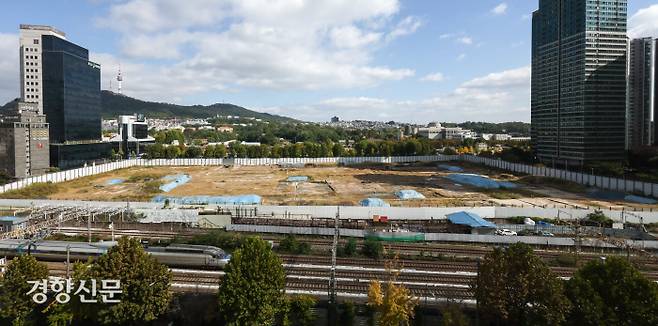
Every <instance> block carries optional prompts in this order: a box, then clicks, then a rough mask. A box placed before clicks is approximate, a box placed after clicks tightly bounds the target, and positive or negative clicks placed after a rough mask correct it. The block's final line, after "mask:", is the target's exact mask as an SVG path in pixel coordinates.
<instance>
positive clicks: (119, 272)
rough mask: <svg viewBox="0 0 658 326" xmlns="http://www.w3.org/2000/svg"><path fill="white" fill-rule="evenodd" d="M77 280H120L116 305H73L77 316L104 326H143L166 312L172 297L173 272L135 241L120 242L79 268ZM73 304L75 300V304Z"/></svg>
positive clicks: (77, 269) (126, 239)
mask: <svg viewBox="0 0 658 326" xmlns="http://www.w3.org/2000/svg"><path fill="white" fill-rule="evenodd" d="M74 279H75V280H76V281H80V280H90V279H95V280H96V282H97V284H101V280H120V282H121V294H120V295H119V296H117V299H119V300H120V302H119V303H116V304H107V303H101V302H100V301H99V303H98V304H73V307H72V308H73V309H74V312H75V313H74V314H75V315H76V316H80V317H82V318H84V319H86V320H88V321H95V322H96V323H98V324H104V325H122V324H143V323H145V322H150V321H153V320H155V319H156V318H158V317H159V316H161V315H162V314H164V313H165V312H166V311H167V308H168V306H169V302H170V301H171V297H172V294H171V292H170V291H169V287H170V283H171V272H170V271H169V269H168V268H167V267H166V266H164V265H163V264H160V263H159V262H158V261H157V260H156V259H155V258H154V257H152V256H151V255H149V254H148V253H147V252H145V251H144V249H143V248H142V245H141V244H140V242H139V241H138V240H136V239H128V238H121V239H119V242H118V244H117V245H115V246H114V247H112V248H110V249H109V250H108V252H107V253H106V254H104V255H102V256H100V257H98V259H97V260H96V261H95V262H93V263H91V264H89V265H85V264H76V266H75V273H74ZM72 301H73V300H72Z"/></svg>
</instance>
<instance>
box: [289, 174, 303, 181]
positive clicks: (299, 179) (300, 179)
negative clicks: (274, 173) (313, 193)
mask: <svg viewBox="0 0 658 326" xmlns="http://www.w3.org/2000/svg"><path fill="white" fill-rule="evenodd" d="M286 181H288V182H306V181H308V177H307V176H304V175H296V176H290V177H288V179H287V180H286Z"/></svg>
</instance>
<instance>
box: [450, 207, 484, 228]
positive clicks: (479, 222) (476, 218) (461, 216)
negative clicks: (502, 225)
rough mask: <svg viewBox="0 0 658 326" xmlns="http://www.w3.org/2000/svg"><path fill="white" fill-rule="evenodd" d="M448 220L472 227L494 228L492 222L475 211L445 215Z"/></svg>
mask: <svg viewBox="0 0 658 326" xmlns="http://www.w3.org/2000/svg"><path fill="white" fill-rule="evenodd" d="M446 216H447V217H448V220H450V222H451V223H453V224H460V225H468V226H470V227H472V228H495V227H496V224H493V223H491V222H489V221H487V220H485V219H483V218H482V217H480V215H477V214H475V213H471V212H463V211H462V212H457V213H452V214H448V215H446Z"/></svg>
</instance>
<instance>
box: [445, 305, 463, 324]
mask: <svg viewBox="0 0 658 326" xmlns="http://www.w3.org/2000/svg"><path fill="white" fill-rule="evenodd" d="M439 325H441V326H468V325H470V323H469V321H468V317H466V315H465V314H464V312H462V310H461V309H460V307H459V306H458V305H456V304H449V305H447V306H446V307H444V308H443V309H441V323H439Z"/></svg>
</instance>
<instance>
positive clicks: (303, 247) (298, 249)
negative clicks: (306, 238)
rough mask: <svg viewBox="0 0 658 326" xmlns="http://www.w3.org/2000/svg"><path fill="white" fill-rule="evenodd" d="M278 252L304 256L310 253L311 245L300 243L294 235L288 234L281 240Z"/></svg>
mask: <svg viewBox="0 0 658 326" xmlns="http://www.w3.org/2000/svg"><path fill="white" fill-rule="evenodd" d="M279 250H281V251H283V252H287V253H291V254H296V255H306V254H309V253H310V252H311V245H309V244H308V243H306V242H300V241H299V240H297V238H296V237H295V236H294V235H292V234H289V235H287V236H286V237H285V238H284V239H283V240H281V243H280V244H279Z"/></svg>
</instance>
